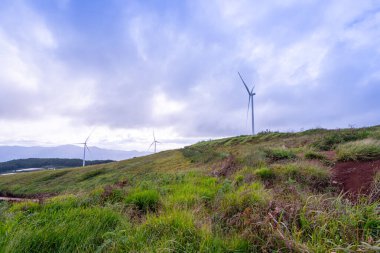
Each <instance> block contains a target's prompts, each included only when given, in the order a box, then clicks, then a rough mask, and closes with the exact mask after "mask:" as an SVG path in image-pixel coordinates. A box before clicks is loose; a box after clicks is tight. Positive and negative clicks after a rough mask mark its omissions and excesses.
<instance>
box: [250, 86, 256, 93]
mask: <svg viewBox="0 0 380 253" xmlns="http://www.w3.org/2000/svg"><path fill="white" fill-rule="evenodd" d="M255 87H256V85H253V87H252V90H251V94H253V90H254V89H255Z"/></svg>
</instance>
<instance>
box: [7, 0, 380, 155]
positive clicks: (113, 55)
mask: <svg viewBox="0 0 380 253" xmlns="http://www.w3.org/2000/svg"><path fill="white" fill-rule="evenodd" d="M238 71H239V72H240V73H241V74H242V76H243V78H244V79H245V81H246V83H247V85H248V86H249V87H250V88H251V87H253V85H255V92H256V96H255V98H254V105H255V128H256V131H257V132H260V131H265V130H267V129H268V130H271V131H301V130H304V129H310V128H316V127H323V128H346V127H351V126H355V127H361V126H370V125H378V124H380V1H379V0H361V1H357V0H342V1H338V0H336V1H334V0H304V1H296V0H271V1H260V0H255V1H254V0H234V1H231V0H230V1H227V0H209V1H203V0H189V1H186V0H183V1H170V0H144V1H140V0H125V1H122V0H91V1H90V0H51V1H46V0H25V1H22V0H3V1H0V145H27V146H32V145H42V146H54V145H63V144H71V143H77V142H82V141H84V139H85V138H86V137H87V136H88V135H89V133H90V132H91V131H93V130H94V129H95V130H94V132H93V134H92V136H91V139H90V142H91V143H90V145H93V146H99V147H103V148H113V149H124V150H132V149H134V150H140V151H146V150H147V148H148V147H149V144H150V143H151V142H152V139H153V137H152V132H153V129H154V131H155V135H156V137H157V140H159V141H161V142H162V143H161V144H160V145H158V147H157V148H158V150H164V149H171V148H176V147H181V146H184V145H189V144H191V143H194V142H197V141H200V140H208V139H215V138H220V137H225V136H235V135H242V134H249V133H250V123H249V122H250V119H249V118H248V120H247V105H248V95H247V92H246V90H245V88H244V86H243V84H242V82H241V80H240V79H239V76H238V74H237V72H238Z"/></svg>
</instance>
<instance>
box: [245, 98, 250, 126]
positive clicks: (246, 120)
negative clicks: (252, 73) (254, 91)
mask: <svg viewBox="0 0 380 253" xmlns="http://www.w3.org/2000/svg"><path fill="white" fill-rule="evenodd" d="M250 105H251V96H249V99H248V107H247V118H246V119H245V122H246V123H247V122H248V115H249V106H250Z"/></svg>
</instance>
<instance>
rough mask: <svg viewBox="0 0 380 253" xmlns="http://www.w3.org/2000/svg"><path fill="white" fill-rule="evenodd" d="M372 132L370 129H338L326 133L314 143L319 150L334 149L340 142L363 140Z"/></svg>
mask: <svg viewBox="0 0 380 253" xmlns="http://www.w3.org/2000/svg"><path fill="white" fill-rule="evenodd" d="M370 134H371V132H370V131H369V130H368V129H354V128H351V129H343V130H338V131H333V132H331V133H330V132H329V133H328V134H327V135H324V136H323V137H321V138H320V139H318V140H317V141H315V142H314V143H313V146H314V147H316V148H317V149H319V150H324V151H327V150H332V149H334V148H336V146H337V145H338V144H341V143H346V142H350V141H356V140H363V139H365V138H367V137H369V135H370Z"/></svg>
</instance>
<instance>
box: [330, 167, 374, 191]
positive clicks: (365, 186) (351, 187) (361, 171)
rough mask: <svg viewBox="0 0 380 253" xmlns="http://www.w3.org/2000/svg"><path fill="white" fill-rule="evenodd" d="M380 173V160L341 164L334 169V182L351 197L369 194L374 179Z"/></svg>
mask: <svg viewBox="0 0 380 253" xmlns="http://www.w3.org/2000/svg"><path fill="white" fill-rule="evenodd" d="M378 171H380V160H376V161H356V162H339V163H337V164H336V165H335V166H334V168H333V180H334V181H335V182H337V183H338V185H340V186H341V188H342V190H343V191H344V192H346V193H348V194H349V196H353V197H354V196H357V195H359V194H368V193H369V192H370V189H371V184H372V182H373V177H374V175H375V174H376V172H378Z"/></svg>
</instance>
